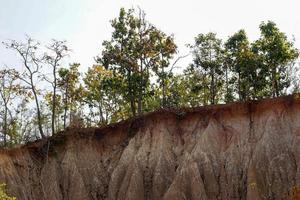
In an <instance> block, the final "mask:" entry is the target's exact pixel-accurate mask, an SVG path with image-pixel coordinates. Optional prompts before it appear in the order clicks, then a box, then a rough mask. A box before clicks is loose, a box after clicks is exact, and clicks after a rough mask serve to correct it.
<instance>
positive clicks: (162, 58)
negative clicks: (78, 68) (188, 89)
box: [98, 8, 176, 116]
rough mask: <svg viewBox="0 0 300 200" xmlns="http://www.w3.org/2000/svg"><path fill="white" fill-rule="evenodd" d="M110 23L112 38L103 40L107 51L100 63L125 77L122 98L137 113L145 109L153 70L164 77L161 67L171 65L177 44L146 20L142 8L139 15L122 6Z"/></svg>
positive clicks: (114, 73)
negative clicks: (116, 16) (117, 15)
mask: <svg viewBox="0 0 300 200" xmlns="http://www.w3.org/2000/svg"><path fill="white" fill-rule="evenodd" d="M111 25H112V27H113V29H114V31H113V33H112V38H111V40H110V41H104V42H103V48H104V50H103V51H102V57H101V58H99V59H98V62H99V63H101V64H102V65H103V66H104V67H105V68H107V69H109V70H111V71H113V75H115V76H118V77H120V78H121V79H122V83H123V84H122V85H121V87H122V89H121V92H122V97H123V99H124V100H125V101H126V102H128V103H129V104H130V108H131V113H132V115H133V116H135V115H136V113H138V114H141V113H142V111H143V110H142V107H143V106H144V104H145V102H146V101H145V98H144V97H145V95H147V94H146V93H147V91H149V87H150V76H151V71H155V72H156V73H157V74H159V77H162V76H163V75H162V76H160V75H161V73H160V71H159V69H163V68H164V67H166V66H167V65H168V63H169V59H170V58H172V54H174V53H175V52H176V45H175V43H174V41H173V38H172V37H171V36H167V35H165V34H164V33H163V32H161V31H160V30H159V29H157V28H156V27H155V26H153V25H152V24H150V23H149V22H147V21H146V20H145V13H144V12H143V11H141V10H139V13H138V14H136V13H135V10H134V9H130V10H128V11H126V10H125V9H123V8H122V9H121V10H120V14H119V17H118V18H116V19H114V20H112V23H111ZM162 74H163V72H162Z"/></svg>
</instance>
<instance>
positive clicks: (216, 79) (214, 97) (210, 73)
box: [191, 33, 224, 104]
mask: <svg viewBox="0 0 300 200" xmlns="http://www.w3.org/2000/svg"><path fill="white" fill-rule="evenodd" d="M191 48H192V54H193V57H194V59H193V64H192V66H193V67H194V68H197V69H198V70H200V72H201V75H202V76H203V77H204V76H206V77H207V78H209V79H210V81H209V82H207V84H206V85H207V87H202V91H203V93H208V98H207V100H208V101H209V103H211V104H215V103H218V102H219V100H220V98H218V97H219V96H220V94H219V93H220V92H221V89H222V84H223V82H224V80H223V75H224V72H223V70H222V66H223V65H222V63H223V54H222V52H223V50H222V41H221V40H220V39H218V38H217V37H216V34H215V33H208V34H199V35H198V36H197V37H196V38H195V44H194V45H192V46H191ZM206 77H205V78H204V79H206ZM207 90H208V92H207ZM207 100H206V99H204V102H203V103H204V104H207V103H208V102H207Z"/></svg>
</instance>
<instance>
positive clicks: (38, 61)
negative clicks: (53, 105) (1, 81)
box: [3, 37, 45, 138]
mask: <svg viewBox="0 0 300 200" xmlns="http://www.w3.org/2000/svg"><path fill="white" fill-rule="evenodd" d="M3 44H4V45H5V46H6V48H8V49H12V50H14V51H15V52H16V53H17V54H18V55H19V56H20V57H21V61H22V64H23V66H24V67H25V71H23V72H22V73H21V74H20V76H19V78H20V79H21V80H22V81H23V82H24V83H25V85H27V86H28V89H29V90H30V91H31V92H32V94H33V97H34V100H35V105H36V110H37V123H38V129H39V133H40V135H41V137H42V138H44V137H45V134H44V131H43V127H42V114H41V110H40V104H39V99H38V95H39V90H38V88H37V87H36V85H37V83H38V81H39V78H40V76H39V73H40V69H41V65H42V58H41V57H39V56H38V55H37V49H38V48H39V46H40V43H39V42H36V41H35V40H33V39H32V38H30V37H28V38H27V41H26V42H24V43H23V42H17V41H15V40H11V41H10V42H8V43H3Z"/></svg>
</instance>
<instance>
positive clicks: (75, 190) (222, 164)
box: [0, 95, 300, 200]
mask: <svg viewBox="0 0 300 200" xmlns="http://www.w3.org/2000/svg"><path fill="white" fill-rule="evenodd" d="M2 182H3V183H6V184H7V186H8V192H9V193H10V194H12V195H14V196H16V197H17V199H25V200H26V199H36V200H40V199H47V200H48V199H50V200H51V199H53V200H54V199H55V200H57V199H58V200H60V199H72V200H76V199H78V200H79V199H80V200H81V199H128V200H135V199H137V200H142V199H145V200H146V199H147V200H150V199H151V200H152V199H153V200H156V199H170V200H173V199H175V200H176V199H178V200H179V199H192V200H194V199H195V200H196V199H197V200H198V199H283V198H287V199H293V196H294V198H296V196H297V195H298V193H299V191H300V189H299V188H300V96H299V95H294V96H287V97H281V98H276V99H266V100H261V101H251V102H245V103H232V104H227V105H215V106H205V107H199V108H193V109H191V108H190V109H179V110H158V111H156V112H152V113H149V114H146V115H144V116H141V117H138V118H134V119H129V120H125V121H122V122H120V123H116V124H111V125H108V126H105V127H100V128H88V129H69V130H67V131H65V132H62V133H59V134H57V135H55V136H53V137H50V138H48V139H45V140H39V141H35V142H32V143H29V144H27V145H24V146H22V147H20V148H15V149H10V150H1V151H0V183H2Z"/></svg>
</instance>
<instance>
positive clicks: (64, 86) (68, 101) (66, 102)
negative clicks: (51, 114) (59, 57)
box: [57, 63, 81, 129]
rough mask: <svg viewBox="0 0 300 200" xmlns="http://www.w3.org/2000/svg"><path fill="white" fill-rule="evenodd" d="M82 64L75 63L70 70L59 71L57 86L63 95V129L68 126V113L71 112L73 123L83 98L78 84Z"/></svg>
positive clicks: (61, 69)
mask: <svg viewBox="0 0 300 200" xmlns="http://www.w3.org/2000/svg"><path fill="white" fill-rule="evenodd" d="M79 66H80V64H79V63H73V64H71V65H70V66H69V69H68V68H60V69H59V70H58V75H59V78H58V80H57V86H58V88H59V89H60V91H61V94H62V107H63V128H64V129H65V128H66V126H67V118H68V111H70V116H69V120H70V122H71V121H72V119H71V117H72V113H74V112H75V110H76V104H77V102H78V101H77V100H78V98H81V93H77V92H78V88H79V85H78V82H79V78H80V73H79V72H78V68H79Z"/></svg>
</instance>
